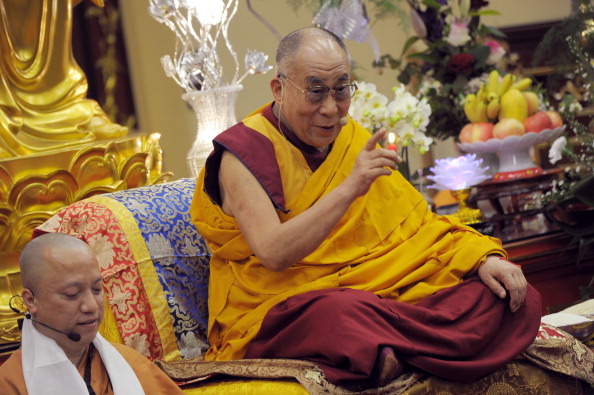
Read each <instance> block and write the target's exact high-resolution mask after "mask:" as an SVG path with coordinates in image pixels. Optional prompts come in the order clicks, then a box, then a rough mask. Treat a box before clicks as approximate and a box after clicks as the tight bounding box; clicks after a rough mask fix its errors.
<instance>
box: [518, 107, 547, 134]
mask: <svg viewBox="0 0 594 395" xmlns="http://www.w3.org/2000/svg"><path fill="white" fill-rule="evenodd" d="M552 127H553V122H552V121H551V118H550V117H549V116H548V114H547V113H546V112H544V111H539V112H537V113H536V114H534V115H530V116H529V117H528V118H526V119H524V128H526V133H528V132H536V133H540V132H541V131H543V130H545V129H551V128H552Z"/></svg>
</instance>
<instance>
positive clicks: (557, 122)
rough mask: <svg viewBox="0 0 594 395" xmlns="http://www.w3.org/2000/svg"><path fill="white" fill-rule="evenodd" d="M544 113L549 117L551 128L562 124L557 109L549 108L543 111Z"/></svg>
mask: <svg viewBox="0 0 594 395" xmlns="http://www.w3.org/2000/svg"><path fill="white" fill-rule="evenodd" d="M545 113H546V114H547V115H548V116H549V118H551V123H552V125H551V128H553V129H555V128H558V127H559V126H563V118H561V115H559V113H558V112H557V111H552V110H550V111H545Z"/></svg>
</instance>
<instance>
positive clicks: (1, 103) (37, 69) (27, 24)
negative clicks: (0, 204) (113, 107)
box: [0, 0, 127, 158]
mask: <svg viewBox="0 0 594 395" xmlns="http://www.w3.org/2000/svg"><path fill="white" fill-rule="evenodd" d="M76 3H78V1H75V0H3V1H2V2H0V158H3V157H12V156H19V155H26V154H31V153H35V152H40V151H45V150H49V149H53V148H62V147H66V146H71V145H78V144H81V143H85V142H90V141H93V140H95V139H104V138H111V137H119V136H122V135H125V134H126V133H127V129H126V128H124V127H122V126H120V125H117V124H113V123H111V122H110V120H109V119H108V118H107V116H106V115H105V113H104V112H103V110H102V109H101V108H100V107H99V105H98V103H97V102H95V101H94V100H90V99H87V98H86V95H87V89H88V86H87V79H86V77H85V75H84V73H83V71H82V70H81V69H80V67H79V66H78V65H77V63H76V61H75V59H74V57H73V54H72V44H71V39H72V7H73V4H76Z"/></svg>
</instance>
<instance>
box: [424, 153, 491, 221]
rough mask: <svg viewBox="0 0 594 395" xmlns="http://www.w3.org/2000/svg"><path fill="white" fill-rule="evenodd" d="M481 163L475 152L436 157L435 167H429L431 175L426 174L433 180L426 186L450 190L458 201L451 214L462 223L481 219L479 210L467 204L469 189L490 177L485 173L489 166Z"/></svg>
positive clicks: (481, 214) (481, 215)
mask: <svg viewBox="0 0 594 395" xmlns="http://www.w3.org/2000/svg"><path fill="white" fill-rule="evenodd" d="M482 163H483V160H482V159H480V158H479V159H477V158H476V154H468V155H464V156H459V157H457V158H446V159H436V160H435V167H432V168H431V171H432V172H433V175H430V176H427V178H428V179H430V180H431V181H433V182H434V184H433V185H429V186H428V188H434V189H440V190H443V189H446V190H447V189H449V190H450V191H451V193H452V196H454V198H455V199H456V202H458V210H457V211H456V212H455V213H453V214H452V215H453V216H456V217H458V218H460V221H461V222H462V223H463V224H474V223H477V222H481V221H482V220H483V213H482V212H481V210H480V209H473V208H470V207H468V204H467V200H468V197H469V196H470V189H471V188H472V187H473V186H474V185H477V184H480V183H481V182H483V181H485V180H487V179H489V178H491V176H490V175H488V174H485V173H486V171H487V170H489V167H488V166H485V167H483V166H482Z"/></svg>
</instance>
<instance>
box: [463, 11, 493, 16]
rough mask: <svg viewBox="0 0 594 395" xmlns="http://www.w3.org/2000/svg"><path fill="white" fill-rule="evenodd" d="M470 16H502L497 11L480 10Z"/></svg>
mask: <svg viewBox="0 0 594 395" xmlns="http://www.w3.org/2000/svg"><path fill="white" fill-rule="evenodd" d="M468 15H470V16H484V15H501V13H500V12H499V11H495V10H480V11H473V12H471V13H470V14H468Z"/></svg>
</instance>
